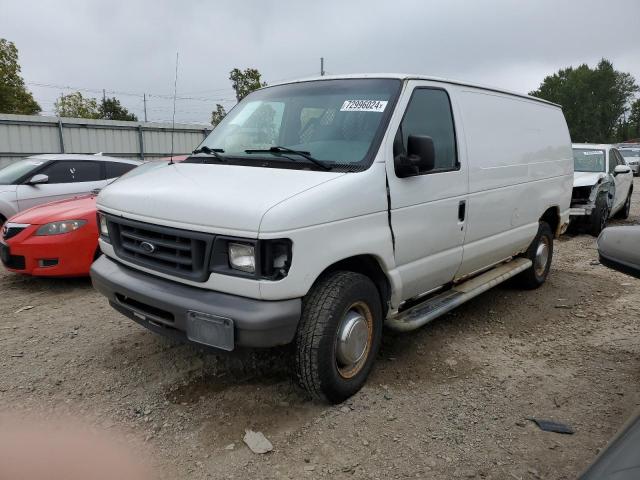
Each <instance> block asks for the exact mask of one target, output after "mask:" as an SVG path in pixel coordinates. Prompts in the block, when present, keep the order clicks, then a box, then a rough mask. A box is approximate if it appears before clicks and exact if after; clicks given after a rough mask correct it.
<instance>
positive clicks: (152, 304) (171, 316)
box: [91, 255, 302, 350]
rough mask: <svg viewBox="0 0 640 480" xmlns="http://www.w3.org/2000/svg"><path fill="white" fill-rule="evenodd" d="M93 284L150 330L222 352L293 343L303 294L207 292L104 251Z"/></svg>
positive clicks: (92, 273)
mask: <svg viewBox="0 0 640 480" xmlns="http://www.w3.org/2000/svg"><path fill="white" fill-rule="evenodd" d="M91 281H92V282H93V286H94V287H95V288H96V290H98V291H99V292H100V293H102V294H103V295H104V296H106V297H107V298H108V299H109V303H110V304H111V306H112V307H113V308H115V309H116V310H118V311H119V312H120V313H122V314H124V315H126V316H127V317H129V318H131V319H132V320H135V321H136V322H138V323H139V324H140V325H142V326H144V327H146V328H148V329H149V330H151V331H153V332H155V333H158V334H160V335H164V336H167V337H170V338H173V339H177V340H180V341H185V342H193V343H197V344H200V345H206V346H208V347H214V348H218V349H222V350H233V349H234V348H235V347H236V346H243V347H274V346H277V345H286V344H288V343H291V342H292V341H293V338H294V336H295V333H296V329H297V327H298V321H299V319H300V314H301V308H302V301H301V299H299V298H296V299H291V300H280V301H265V300H256V299H252V298H246V297H240V296H237V295H229V294H226V293H221V292H215V291H211V290H204V289H201V288H196V287H191V286H188V285H183V284H179V283H176V282H172V281H170V280H165V279H163V278H159V277H155V276H153V275H149V274H146V273H143V272H139V271H137V270H134V269H131V268H129V267H126V266H123V265H121V264H119V263H117V262H115V261H113V260H112V259H110V258H108V257H107V256H105V255H103V256H101V257H100V258H99V259H98V260H96V261H95V262H94V264H93V265H92V266H91Z"/></svg>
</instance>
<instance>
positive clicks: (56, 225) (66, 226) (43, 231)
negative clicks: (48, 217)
mask: <svg viewBox="0 0 640 480" xmlns="http://www.w3.org/2000/svg"><path fill="white" fill-rule="evenodd" d="M86 223H87V221H86V220H65V221H62V222H51V223H47V224H46V225H42V226H41V227H40V228H38V230H36V233H35V235H36V236H46V235H61V234H63V233H70V232H74V231H76V230H78V229H79V228H82V227H83V226H84V225H85V224H86Z"/></svg>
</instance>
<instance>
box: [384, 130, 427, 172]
mask: <svg viewBox="0 0 640 480" xmlns="http://www.w3.org/2000/svg"><path fill="white" fill-rule="evenodd" d="M394 164H395V170H396V175H398V177H400V178H405V177H412V176H414V175H419V174H421V173H425V172H428V171H429V170H433V169H434V167H435V164H436V150H435V147H434V145H433V139H432V138H431V137H429V136H428V135H409V139H408V140H407V154H406V155H405V154H400V155H397V156H396V157H395V159H394Z"/></svg>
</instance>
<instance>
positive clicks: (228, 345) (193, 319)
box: [187, 311, 235, 352]
mask: <svg viewBox="0 0 640 480" xmlns="http://www.w3.org/2000/svg"><path fill="white" fill-rule="evenodd" d="M187 338H188V339H189V340H191V341H192V342H197V343H202V344H203V345H208V346H210V347H215V348H219V349H221V350H226V351H229V352H230V351H231V350H233V348H234V346H235V332H234V326H233V320H231V319H230V318H225V317H219V316H217V315H211V314H208V313H201V312H194V311H189V312H187Z"/></svg>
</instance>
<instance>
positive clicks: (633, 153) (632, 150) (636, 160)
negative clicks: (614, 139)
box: [619, 145, 640, 177]
mask: <svg viewBox="0 0 640 480" xmlns="http://www.w3.org/2000/svg"><path fill="white" fill-rule="evenodd" d="M619 151H620V153H621V154H622V156H623V157H624V159H625V161H626V162H627V165H629V167H631V170H632V171H633V175H634V176H635V177H637V176H638V175H640V145H637V146H633V147H620V148H619Z"/></svg>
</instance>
